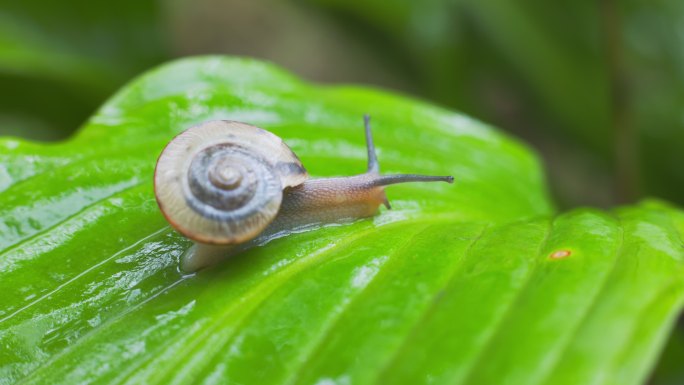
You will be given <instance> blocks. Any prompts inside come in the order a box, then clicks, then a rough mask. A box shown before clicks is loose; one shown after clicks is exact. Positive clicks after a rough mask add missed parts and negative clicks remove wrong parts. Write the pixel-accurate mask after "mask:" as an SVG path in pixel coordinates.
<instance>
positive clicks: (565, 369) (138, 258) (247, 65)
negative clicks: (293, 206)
mask: <svg viewBox="0 0 684 385" xmlns="http://www.w3.org/2000/svg"><path fill="white" fill-rule="evenodd" d="M364 112H369V113H371V114H372V115H373V119H374V120H373V122H374V133H375V138H376V143H377V145H378V147H379V157H380V161H381V167H382V168H383V171H385V172H400V171H403V172H410V171H420V172H426V173H436V174H444V173H452V174H454V175H455V176H456V179H457V182H456V184H455V185H454V186H450V185H441V184H425V185H420V184H412V185H403V186H395V187H391V188H389V189H388V195H389V198H390V200H391V201H392V202H393V206H394V207H395V209H394V210H392V211H383V212H382V213H381V214H380V215H378V216H376V217H374V218H372V219H367V220H361V221H358V222H355V223H352V224H349V225H342V226H329V227H324V228H321V229H317V230H315V231H310V232H306V233H301V234H295V235H292V236H289V237H286V238H282V239H278V240H275V241H272V242H271V243H269V244H267V245H265V246H263V247H258V248H256V249H253V250H251V251H249V252H247V253H245V254H242V255H240V256H238V257H236V258H233V259H231V260H230V261H227V262H226V263H224V264H222V265H220V266H217V267H215V268H212V269H209V270H206V271H202V272H200V273H198V274H196V275H193V276H184V275H182V274H181V273H179V271H178V269H177V266H178V258H179V255H180V254H181V253H182V252H183V251H184V250H185V249H186V248H187V247H188V246H189V241H187V240H185V239H183V238H182V237H180V236H179V235H177V234H176V233H175V232H173V231H172V230H171V229H170V228H169V227H168V226H167V224H166V223H165V221H164V220H163V218H162V216H161V214H160V213H159V211H158V208H157V206H156V203H155V201H154V198H153V193H152V185H151V182H152V171H153V167H154V162H155V159H156V157H157V155H158V154H159V152H160V151H161V149H162V148H163V146H164V145H165V143H166V142H167V141H168V140H169V139H170V138H171V137H173V135H174V134H176V133H178V132H180V131H181V130H183V129H185V128H187V127H189V126H191V125H193V124H196V123H198V122H201V121H205V120H208V119H219V118H225V119H235V120H242V121H247V122H250V123H252V124H255V125H258V126H262V127H265V128H268V129H269V130H272V131H273V132H275V133H276V134H278V135H280V136H282V137H283V138H284V139H285V141H286V142H287V143H288V144H289V145H291V147H292V148H293V149H294V151H295V152H296V153H297V154H298V155H300V157H301V159H302V161H303V163H304V164H305V165H306V166H307V168H308V169H309V171H310V172H311V173H312V174H313V175H315V176H328V175H346V174H353V173H358V172H361V171H362V170H363V169H364V164H365V149H364V144H363V134H362V128H361V127H362V126H361V115H362V114H363V113H364ZM0 148H2V151H1V152H0V156H1V157H2V158H0V167H2V168H1V169H0V190H1V191H2V192H0V200H1V201H2V202H3V207H2V209H1V210H2V211H0V249H1V250H2V251H1V252H0V272H1V273H0V292H1V293H3V300H2V307H1V308H0V344H1V345H2V346H3V347H5V348H4V349H3V350H2V351H0V383H14V382H16V381H19V380H22V382H23V383H37V384H49V383H78V382H87V383H151V384H152V383H164V384H167V383H185V382H189V381H192V382H197V383H223V382H227V381H233V382H237V383H241V382H242V383H312V384H316V383H317V384H321V383H323V384H325V383H340V384H345V383H384V382H386V381H389V382H392V383H411V384H413V383H416V382H426V381H431V380H434V381H436V382H458V383H488V382H492V378H491V376H494V375H495V376H497V378H505V379H507V380H508V381H510V382H512V383H554V384H555V383H559V382H560V383H585V382H590V381H594V382H597V383H621V384H622V383H625V384H629V383H639V382H641V380H643V379H644V378H645V376H646V375H647V373H648V371H649V369H650V368H651V367H652V366H653V363H654V359H655V358H656V356H657V354H658V352H659V350H660V349H661V347H662V346H663V343H664V338H665V336H666V335H667V333H668V331H669V330H670V329H671V327H672V324H673V322H674V317H675V316H676V314H677V311H678V310H679V309H680V307H681V303H682V300H683V299H684V287H683V285H684V284H683V283H682V279H681V278H682V273H683V271H682V270H683V269H684V266H683V260H684V249H683V246H684V244H683V243H682V239H681V234H682V232H684V214H682V212H681V211H678V210H676V209H674V208H672V207H669V206H667V205H665V204H663V203H657V202H649V203H645V204H643V205H641V206H638V207H627V208H623V209H620V210H617V211H616V212H615V213H612V214H611V213H603V212H599V211H593V210H577V211H573V212H570V213H567V214H562V215H558V216H555V217H554V216H553V209H552V205H551V203H550V202H549V199H548V197H547V193H546V190H545V187H544V181H543V177H542V173H541V170H540V167H539V165H538V163H537V160H536V159H535V157H534V156H533V155H532V154H531V153H530V152H529V151H528V150H527V149H526V148H525V147H524V146H522V145H520V144H519V143H517V142H516V141H514V140H512V139H511V138H508V137H506V136H505V135H502V134H500V133H498V132H497V131H495V130H493V129H492V128H490V127H487V126H485V125H483V124H481V123H479V122H477V121H474V120H471V119H469V118H466V117H464V116H462V115H458V114H454V113H451V112H448V111H445V110H442V109H439V108H436V107H433V106H430V105H428V104H425V103H421V102H417V101H415V100H409V99H406V98H401V97H397V96H392V95H389V94H386V93H382V92H378V91H373V90H369V89H361V88H356V87H315V86H311V85H308V84H306V83H302V82H300V81H299V80H297V79H295V78H293V77H292V76H290V75H289V74H287V73H285V72H283V71H281V70H279V69H277V68H274V67H272V66H270V65H267V64H263V63H260V62H256V61H251V60H245V59H229V58H220V57H206V58H197V59H188V60H182V61H178V62H174V63H171V64H169V65H166V66H164V67H161V68H159V69H157V70H154V71H152V72H150V73H148V74H146V75H144V76H142V77H141V78H139V79H137V80H136V81H134V82H133V83H132V84H130V85H129V86H127V87H125V88H124V89H123V90H121V91H120V92H119V93H118V94H116V95H115V96H114V97H113V98H112V99H111V100H110V101H109V102H108V103H107V104H105V105H104V106H103V107H102V108H101V109H100V111H99V112H98V113H97V114H96V115H95V116H94V117H93V118H91V119H90V121H89V122H88V123H87V124H86V126H85V127H84V128H83V129H82V130H81V131H80V132H79V133H78V135H77V136H76V137H74V138H73V139H72V140H70V141H68V142H64V143H59V144H54V145H36V144H32V143H29V142H25V141H21V140H16V139H5V140H2V141H1V142H0ZM557 251H568V252H570V256H568V257H566V258H562V259H553V258H550V255H552V254H553V253H555V252H557ZM390 379H391V381H390Z"/></svg>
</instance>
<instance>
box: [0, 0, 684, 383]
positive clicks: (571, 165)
mask: <svg viewBox="0 0 684 385" xmlns="http://www.w3.org/2000/svg"><path fill="white" fill-rule="evenodd" d="M0 3H1V4H2V6H1V7H0V89H1V90H2V92H1V93H0V135H2V136H5V135H14V136H21V137H26V138H31V139H35V140H45V141H51V140H60V139H63V138H66V137H67V136H68V135H70V134H71V133H72V132H73V131H74V130H75V129H77V128H78V127H79V126H80V125H81V124H82V123H83V122H84V121H85V120H86V119H87V118H88V117H89V116H90V115H91V113H92V112H93V111H94V110H95V109H96V108H97V107H98V106H99V105H100V104H101V103H102V102H103V101H104V100H105V99H106V98H108V97H109V96H110V95H111V94H112V93H113V92H115V91H116V90H117V89H118V88H119V87H121V86H122V85H123V84H124V83H126V82H127V81H129V80H130V79H131V78H132V77H133V76H136V75H137V74H139V73H141V72H142V71H145V70H147V69H149V68H151V67H152V66H154V65H156V64H159V63H161V62H164V61H167V60H170V59H172V58H176V57H182V56H187V55H199V54H209V53H211V54H215V53H219V54H230V55H244V56H252V57H256V58H261V59H267V60H270V61H273V62H275V63H277V64H278V65H280V66H283V67H285V68H287V69H289V70H291V71H293V72H295V73H297V74H299V75H300V76H302V77H304V78H306V79H309V80H313V81H319V82H324V83H364V84H371V85H376V86H378V87H382V88H386V89H390V90H394V91H398V92H403V93H406V94H410V95H413V96H416V97H419V98H423V99H426V100H429V101H431V102H434V103H437V104H440V105H443V106H445V107H448V108H451V109H455V110H460V111H462V112H465V113H467V114H469V115H472V116H474V117H477V118H479V119H481V120H483V121H486V122H488V123H491V124H493V125H496V126H497V127H500V128H502V129H504V130H506V131H508V132H510V133H512V134H513V135H515V136H517V137H520V138H522V139H523V140H524V141H526V142H527V143H529V144H530V145H531V146H532V147H534V148H535V149H536V150H537V152H538V153H540V154H541V156H542V157H543V158H544V161H545V164H546V167H547V170H548V178H549V181H550V185H551V188H552V191H553V194H554V196H555V198H556V201H557V202H558V203H559V206H560V207H561V208H568V207H575V206H578V205H593V206H600V207H608V206H612V205H615V204H619V203H625V202H633V201H636V200H638V199H639V198H641V197H644V196H657V197H661V198H665V199H668V200H670V201H673V202H675V203H678V204H680V205H681V204H683V203H684V172H683V171H682V170H681V167H682V165H684V108H682V107H684V2H683V1H681V0H654V1H650V2H643V1H640V2H639V1H633V0H623V1H618V0H603V1H602V0H598V1H588V0H575V1H572V2H551V1H541V0H525V1H517V2H514V1H504V0H425V1H415V0H397V1H382V0H366V1H348V0H297V1H295V0H289V1H282V0H281V1H277V0H231V1H220V0H196V1H188V0H167V1H156V2H144V1H133V0H122V1H118V2H115V3H106V2H92V1H86V0H67V1H61V2H52V1H47V0H22V1H7V0H2V1H0ZM368 111H369V112H370V113H371V114H372V112H373V106H368ZM680 324H681V322H680ZM682 329H683V328H682V327H680V328H679V330H678V332H677V333H676V334H675V336H674V337H673V339H672V340H671V341H670V344H669V345H668V348H667V350H666V354H665V357H664V359H663V360H661V364H660V365H659V367H658V369H657V370H656V374H655V375H654V379H653V382H654V383H681V381H682V378H684V377H682V372H684V340H683V338H682V335H683V333H682V332H681V330H682ZM678 379H679V380H678Z"/></svg>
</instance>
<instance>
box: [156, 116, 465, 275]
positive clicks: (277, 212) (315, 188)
mask: <svg viewBox="0 0 684 385" xmlns="http://www.w3.org/2000/svg"><path fill="white" fill-rule="evenodd" d="M365 128H366V143H367V149H368V170H367V171H366V172H365V173H364V174H360V175H354V176H348V177H334V178H317V179H311V178H309V176H308V173H307V171H306V169H305V168H304V166H303V165H302V163H301V161H300V160H299V158H297V156H296V155H295V154H294V152H292V150H291V149H290V148H289V147H287V145H285V143H284V142H283V141H282V140H281V139H280V138H278V137H277V136H276V135H274V134H272V133H270V132H268V131H266V130H263V129H261V128H258V127H254V126H251V125H248V124H245V123H240V122H234V121H224V120H220V121H209V122H205V123H202V124H199V125H197V126H194V127H191V128H189V129H187V130H186V131H184V132H182V133H181V134H179V135H178V136H176V137H175V138H174V139H173V140H172V141H171V142H170V143H169V144H168V145H167V146H166V148H165V149H164V151H163V152H162V154H161V155H160V157H159V160H158V161H157V166H156V169H155V180H154V182H155V197H156V199H157V203H158V204H159V207H160V209H161V211H162V213H163V214H164V216H165V217H166V219H167V220H168V221H169V223H170V224H171V225H172V226H173V227H174V228H175V229H176V230H178V231H179V232H180V233H181V234H183V235H185V236H186V237H188V238H190V239H192V240H193V241H195V245H194V246H193V247H192V248H191V249H190V250H188V252H186V254H185V255H184V256H183V257H182V259H181V264H182V269H183V270H184V271H188V272H192V271H196V270H199V269H201V268H203V267H206V266H208V265H211V264H214V263H215V262H217V261H219V260H221V259H223V258H225V257H227V256H229V255H233V254H236V253H238V252H240V251H242V250H244V249H247V248H249V247H251V246H253V245H254V244H255V242H256V241H258V240H259V239H265V238H268V237H269V236H273V235H274V234H278V233H282V232H287V231H292V230H296V229H298V228H301V227H304V226H308V225H313V224H324V223H334V222H339V221H345V220H350V219H355V218H363V217H368V216H372V215H374V214H375V213H376V212H377V211H378V208H379V206H380V205H381V204H384V205H385V206H386V207H387V208H390V205H389V202H388V200H387V197H386V195H385V191H384V186H386V185H389V184H395V183H404V182H413V181H445V182H448V183H452V182H453V177H451V176H427V175H414V174H400V175H380V174H379V165H378V161H377V156H376V154H375V147H374V145H373V139H372V136H371V131H370V124H369V118H368V116H366V117H365Z"/></svg>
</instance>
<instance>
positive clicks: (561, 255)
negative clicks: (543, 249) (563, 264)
mask: <svg viewBox="0 0 684 385" xmlns="http://www.w3.org/2000/svg"><path fill="white" fill-rule="evenodd" d="M570 254H572V253H571V252H570V250H557V251H554V252H553V253H551V255H549V258H551V259H561V258H565V257H569V256H570Z"/></svg>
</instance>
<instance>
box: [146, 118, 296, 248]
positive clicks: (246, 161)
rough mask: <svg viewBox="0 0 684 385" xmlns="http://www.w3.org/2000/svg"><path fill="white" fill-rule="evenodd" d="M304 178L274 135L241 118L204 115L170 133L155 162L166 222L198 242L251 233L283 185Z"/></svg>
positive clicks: (272, 209)
mask: <svg viewBox="0 0 684 385" xmlns="http://www.w3.org/2000/svg"><path fill="white" fill-rule="evenodd" d="M306 179H308V174H307V172H306V170H305V169H304V166H302V163H301V161H300V160H299V158H297V156H296V155H295V154H294V153H293V152H292V150H291V149H290V148H289V147H288V146H287V145H285V143H283V141H282V140H281V139H280V138H278V137H277V136H275V135H274V134H272V133H270V132H268V131H266V130H263V129H261V128H258V127H254V126H251V125H248V124H245V123H240V122H233V121H225V120H218V121H209V122H205V123H202V124H199V125H197V126H194V127H191V128H189V129H188V130H186V131H184V132H182V133H181V134H179V135H178V136H176V137H175V138H174V139H173V140H172V141H171V142H170V143H169V144H168V145H167V146H166V148H165V149H164V151H163V152H162V154H161V155H160V157H159V160H158V161H157V167H156V169H155V176H154V184H155V196H156V198H157V202H158V203H159V206H160V208H161V211H162V213H163V214H164V216H165V217H166V219H167V220H168V221H169V223H170V224H171V225H172V226H173V227H174V228H176V230H178V231H179V232H180V233H182V234H183V235H185V236H186V237H188V238H190V239H193V240H195V241H198V242H201V243H208V244H217V245H229V244H236V243H241V242H245V241H247V240H250V239H252V238H254V237H256V236H257V235H258V234H259V233H260V232H261V231H262V230H263V229H264V228H266V226H268V225H269V224H270V223H271V222H272V221H273V219H274V218H275V217H276V215H277V214H278V210H279V209H280V205H281V202H282V199H283V189H285V188H287V187H292V186H297V185H300V184H302V183H303V182H304V181H305V180H306Z"/></svg>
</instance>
